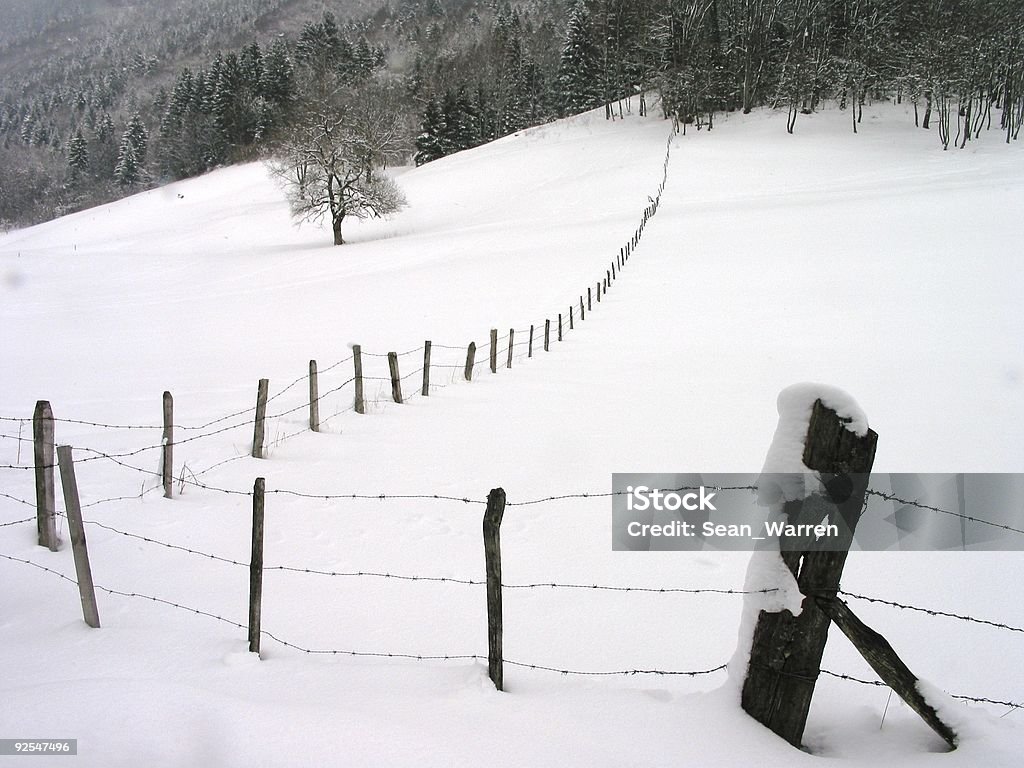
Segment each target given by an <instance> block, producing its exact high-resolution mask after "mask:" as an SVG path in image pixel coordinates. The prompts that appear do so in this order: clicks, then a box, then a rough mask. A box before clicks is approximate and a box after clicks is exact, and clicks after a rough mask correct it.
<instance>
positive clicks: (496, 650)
mask: <svg viewBox="0 0 1024 768" xmlns="http://www.w3.org/2000/svg"><path fill="white" fill-rule="evenodd" d="M504 514H505V491H504V490H503V489H501V488H494V489H493V490H492V491H491V492H490V493H489V494H487V509H486V510H485V511H484V567H485V569H486V572H487V674H488V675H489V676H490V678H491V682H493V683H494V687H495V688H497V689H498V690H499V691H501V690H504V679H503V663H502V656H501V518H502V516H503V515H504Z"/></svg>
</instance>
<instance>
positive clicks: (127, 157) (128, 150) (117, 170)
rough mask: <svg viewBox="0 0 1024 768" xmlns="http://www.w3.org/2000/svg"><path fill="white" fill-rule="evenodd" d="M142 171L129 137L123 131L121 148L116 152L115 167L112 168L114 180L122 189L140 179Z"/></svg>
mask: <svg viewBox="0 0 1024 768" xmlns="http://www.w3.org/2000/svg"><path fill="white" fill-rule="evenodd" d="M141 174H142V169H141V166H140V164H139V158H138V155H137V154H136V151H135V145H134V144H133V143H132V139H131V136H129V135H128V132H127V131H125V133H124V135H123V136H122V137H121V147H120V149H119V150H118V152H117V165H116V166H115V167H114V180H115V181H116V182H117V183H118V184H120V185H121V186H122V187H127V186H130V185H132V184H135V183H136V182H138V181H139V180H140V179H141Z"/></svg>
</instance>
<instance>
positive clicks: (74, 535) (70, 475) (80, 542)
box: [57, 445, 100, 628]
mask: <svg viewBox="0 0 1024 768" xmlns="http://www.w3.org/2000/svg"><path fill="white" fill-rule="evenodd" d="M57 460H58V461H59V462H60V484H61V488H63V490H64V508H65V509H66V510H67V515H68V531H69V532H70V533H71V553H72V554H73V555H74V557H75V575H76V576H77V577H78V595H79V597H80V598H81V599H82V617H83V618H84V619H85V623H86V624H88V625H89V626H90V627H93V628H99V626H100V612H99V609H98V608H97V607H96V589H95V588H94V587H93V583H92V569H91V568H90V567H89V550H88V548H87V547H86V545H85V525H84V524H83V523H82V505H81V503H80V502H79V500H78V483H77V482H76V481H75V463H74V460H73V459H72V458H71V446H70V445H59V446H57Z"/></svg>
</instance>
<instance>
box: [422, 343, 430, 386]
mask: <svg viewBox="0 0 1024 768" xmlns="http://www.w3.org/2000/svg"><path fill="white" fill-rule="evenodd" d="M420 394H421V395H423V397H427V396H428V395H429V394H430V342H429V341H424V342H423V389H421V390H420Z"/></svg>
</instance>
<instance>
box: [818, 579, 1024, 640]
mask: <svg viewBox="0 0 1024 768" xmlns="http://www.w3.org/2000/svg"><path fill="white" fill-rule="evenodd" d="M838 593H839V594H840V595H844V596H846V597H852V598H853V599H855V600H864V601H866V602H869V603H881V604H882V605H888V606H892V607H893V608H901V609H903V610H907V611H918V612H919V613H926V614H928V615H929V616H944V617H946V618H950V619H958V620H959V621H967V622H971V623H974V624H986V625H988V626H990V627H997V628H999V629H1006V630H1009V631H1010V632H1024V627H1014V626H1011V625H1010V624H1002V623H1000V622H997V621H989V620H988V619H979V618H976V617H974V616H965V615H963V614H959V613H950V612H948V611H940V610H937V609H934V608H921V607H920V606H916V605H907V604H906V603H897V602H894V601H892V600H883V599H882V598H880V597H868V596H867V595H858V594H857V593H855V592H847V591H846V590H844V589H841V590H839V592H838Z"/></svg>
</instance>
